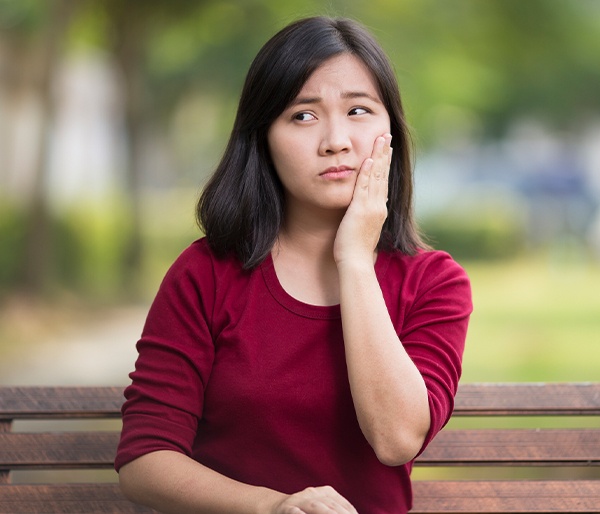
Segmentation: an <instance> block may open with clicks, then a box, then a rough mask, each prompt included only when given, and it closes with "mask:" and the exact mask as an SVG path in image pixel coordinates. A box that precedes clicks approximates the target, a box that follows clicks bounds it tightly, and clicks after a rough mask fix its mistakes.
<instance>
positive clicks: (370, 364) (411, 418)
mask: <svg viewBox="0 0 600 514" xmlns="http://www.w3.org/2000/svg"><path fill="white" fill-rule="evenodd" d="M338 271H339V277H340V304H341V312H342V326H343V332H344V342H345V348H346V360H347V365H348V376H349V380H350V388H351V391H352V398H353V401H354V406H355V409H356V414H357V417H358V421H359V423H360V426H361V429H362V431H363V433H364V435H365V437H366V438H367V440H368V441H369V443H370V444H371V446H372V447H373V449H374V450H375V452H376V453H377V456H378V458H379V459H380V460H381V461H382V462H383V463H385V464H388V465H399V464H403V463H405V462H408V461H409V460H411V459H412V458H413V457H414V456H415V455H416V453H417V452H418V451H419V449H420V448H421V446H422V444H423V442H424V440H425V437H426V435H427V431H428V429H429V424H430V417H429V403H428V398H427V390H426V388H425V383H424V381H423V377H422V376H421V374H420V372H419V370H418V369H417V368H416V366H415V365H414V363H413V362H412V360H411V358H410V357H409V355H408V354H407V353H406V351H405V350H404V347H403V346H402V344H401V343H400V340H399V338H398V336H397V334H396V331H395V329H394V326H393V324H392V322H391V319H390V316H389V314H388V311H387V307H386V305H385V300H384V298H383V294H382V292H381V288H380V287H379V283H378V281H377V277H376V275H375V270H374V268H373V265H372V264H370V263H364V264H363V263H361V264H358V263H354V264H351V263H345V264H344V265H341V266H339V268H338Z"/></svg>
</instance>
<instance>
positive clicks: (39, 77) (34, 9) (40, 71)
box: [0, 0, 77, 292]
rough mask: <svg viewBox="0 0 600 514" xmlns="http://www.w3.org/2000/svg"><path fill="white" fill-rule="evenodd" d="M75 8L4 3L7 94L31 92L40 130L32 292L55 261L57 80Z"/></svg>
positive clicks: (35, 143) (0, 9) (25, 262)
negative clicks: (51, 191)
mask: <svg viewBox="0 0 600 514" xmlns="http://www.w3.org/2000/svg"><path fill="white" fill-rule="evenodd" d="M76 8H77V1H76V0H52V1H48V2H43V3H40V2H36V1H33V0H23V1H22V2H11V1H3V2H2V3H0V23H2V27H1V28H2V35H3V43H4V45H3V47H4V50H5V52H6V53H7V55H6V57H5V68H4V70H3V71H4V73H3V80H2V84H3V93H4V94H5V95H6V96H7V97H8V100H7V103H10V102H11V101H13V100H15V101H16V102H17V103H19V100H20V98H19V97H20V96H21V95H23V94H24V93H25V94H30V95H32V96H33V100H34V102H36V104H37V105H36V107H37V121H38V125H39V126H38V129H39V130H38V134H37V137H35V138H33V140H32V141H31V144H30V145H29V146H28V151H29V153H30V155H31V156H32V157H31V159H30V161H31V164H32V169H31V179H30V180H29V183H28V191H26V195H25V202H26V212H27V217H26V227H25V237H24V238H25V245H24V249H23V251H24V255H23V256H22V259H21V270H20V273H21V282H22V284H23V285H24V286H25V288H26V289H28V290H30V291H32V292H39V291H40V290H42V289H43V288H44V286H45V285H46V282H47V279H48V274H49V271H50V267H51V265H52V262H53V245H52V237H51V235H50V234H51V226H50V223H49V220H50V214H49V206H48V195H47V181H48V173H49V167H48V155H49V151H50V140H51V129H52V121H53V110H54V98H53V91H52V79H53V72H54V70H55V69H56V67H57V65H58V63H59V60H60V58H61V53H62V51H63V43H64V34H65V31H66V28H67V26H68V24H69V20H70V18H71V16H72V14H73V12H74V10H75V9H76ZM7 110H8V109H7ZM11 121H15V120H11ZM5 155H6V154H5ZM5 158H6V157H5ZM5 164H6V162H5Z"/></svg>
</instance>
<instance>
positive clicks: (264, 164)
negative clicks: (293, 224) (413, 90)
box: [197, 16, 426, 269]
mask: <svg viewBox="0 0 600 514" xmlns="http://www.w3.org/2000/svg"><path fill="white" fill-rule="evenodd" d="M344 53H348V54H351V55H354V56H356V57H358V58H359V59H361V61H362V62H364V64H365V65H366V66H367V68H368V69H369V70H370V71H371V73H372V74H373V77H374V78H375V81H376V83H377V86H378V89H379V94H380V96H381V100H382V101H383V104H384V105H385V107H386V109H387V112H388V114H389V117H390V122H391V134H392V141H393V142H394V153H393V157H392V164H391V168H390V173H389V195H388V197H389V200H388V216H387V219H386V221H385V223H384V225H383V229H382V233H381V237H380V240H379V245H378V248H379V249H383V250H391V249H397V250H400V251H402V252H404V253H406V254H408V255H413V254H414V253H415V252H417V251H418V250H419V249H421V248H426V245H425V244H424V243H423V242H422V241H421V239H420V237H419V233H418V230H417V227H416V223H415V220H414V215H413V206H412V196H413V195H412V192H413V176H412V162H411V154H412V152H411V150H412V148H411V140H410V135H409V131H408V128H407V126H406V122H405V118H404V111H403V109H402V104H401V100H400V92H399V89H398V83H397V81H396V77H395V74H394V71H393V69H392V66H391V64H390V62H389V60H388V58H387V56H386V55H385V53H384V52H383V50H382V49H381V47H380V46H379V44H378V43H377V42H376V41H375V39H374V38H373V37H372V36H371V34H369V33H368V32H367V31H366V30H365V29H364V28H363V27H362V26H361V25H359V24H358V23H356V22H355V21H352V20H349V19H345V18H327V17H321V16H319V17H313V18H306V19H303V20H299V21H296V22H294V23H292V24H290V25H288V26H287V27H285V28H284V29H282V30H281V31H280V32H278V33H277V34H276V35H275V36H273V37H272V38H271V39H270V40H269V41H268V42H267V43H266V44H265V45H264V46H263V47H262V49H261V50H260V51H259V53H258V54H257V56H256V58H255V59H254V61H253V63H252V65H251V66H250V70H249V71H248V75H247V76H246V81H245V83H244V87H243V90H242V94H241V98H240V103H239V106H238V111H237V116H236V119H235V122H234V125H233V129H232V132H231V136H230V138H229V142H228V144H227V147H226V149H225V153H224V155H223V157H222V159H221V162H220V163H219V165H218V167H217V169H216V170H215V172H214V174H213V176H212V177H211V179H210V180H209V182H208V184H207V185H206V187H205V189H204V191H203V193H202V195H201V197H200V199H199V201H198V206H197V218H198V222H199V225H200V227H201V228H202V229H203V230H204V233H205V235H206V237H207V240H208V243H209V245H210V246H211V248H212V249H213V251H214V252H215V253H216V254H217V255H226V254H230V253H233V254H235V255H236V256H237V258H238V259H239V260H240V261H241V263H242V264H243V266H244V267H245V268H246V269H250V268H253V267H254V266H256V265H257V264H259V263H260V262H261V261H262V260H263V259H264V258H265V257H266V256H267V255H268V254H269V252H270V251H271V249H272V247H273V245H274V243H275V241H276V239H277V236H278V234H279V230H280V228H281V225H282V222H283V215H284V214H283V213H284V201H285V200H284V192H283V186H282V185H281V182H280V180H279V178H278V176H277V173H276V172H275V168H274V166H273V163H272V161H271V157H270V155H269V151H268V145H267V132H268V130H269V127H270V126H271V124H272V123H273V121H274V120H275V119H276V118H277V117H278V116H279V115H280V114H281V113H282V112H283V111H284V110H285V109H286V108H287V106H288V105H289V104H290V103H291V102H292V100H294V99H295V98H296V96H297V95H298V93H299V92H300V90H301V89H302V87H303V85H304V83H305V82H306V81H307V80H308V78H309V77H310V75H311V74H312V73H313V72H314V71H315V70H316V69H317V68H318V67H319V66H320V65H321V64H323V63H324V62H325V61H327V60H328V59H331V58H332V57H334V56H337V55H340V54H344Z"/></svg>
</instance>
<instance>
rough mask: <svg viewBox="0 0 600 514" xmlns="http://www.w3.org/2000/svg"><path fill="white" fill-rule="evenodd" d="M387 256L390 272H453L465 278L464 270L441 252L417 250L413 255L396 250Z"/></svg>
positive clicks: (447, 254) (448, 255)
mask: <svg viewBox="0 0 600 514" xmlns="http://www.w3.org/2000/svg"><path fill="white" fill-rule="evenodd" d="M388 256H389V257H388V258H389V267H391V269H392V270H393V269H396V270H398V271H403V272H404V273H406V272H411V273H422V272H438V273H439V272H441V271H453V272H455V273H458V274H464V275H465V276H466V272H465V270H464V268H463V267H462V266H461V265H460V264H459V263H458V262H456V261H455V260H454V259H453V258H452V256H451V255H450V254H449V253H448V252H445V251H443V250H418V251H417V252H416V253H415V254H414V255H408V254H406V253H403V252H401V251H399V250H397V251H391V252H388Z"/></svg>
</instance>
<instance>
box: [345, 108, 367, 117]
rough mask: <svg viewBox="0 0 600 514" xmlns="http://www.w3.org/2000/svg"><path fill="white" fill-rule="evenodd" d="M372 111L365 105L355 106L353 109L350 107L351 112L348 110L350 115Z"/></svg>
mask: <svg viewBox="0 0 600 514" xmlns="http://www.w3.org/2000/svg"><path fill="white" fill-rule="evenodd" d="M369 112H371V111H369V109H365V108H364V107H354V108H353V109H350V112H348V116H357V115H359V114H367V113H369Z"/></svg>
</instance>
